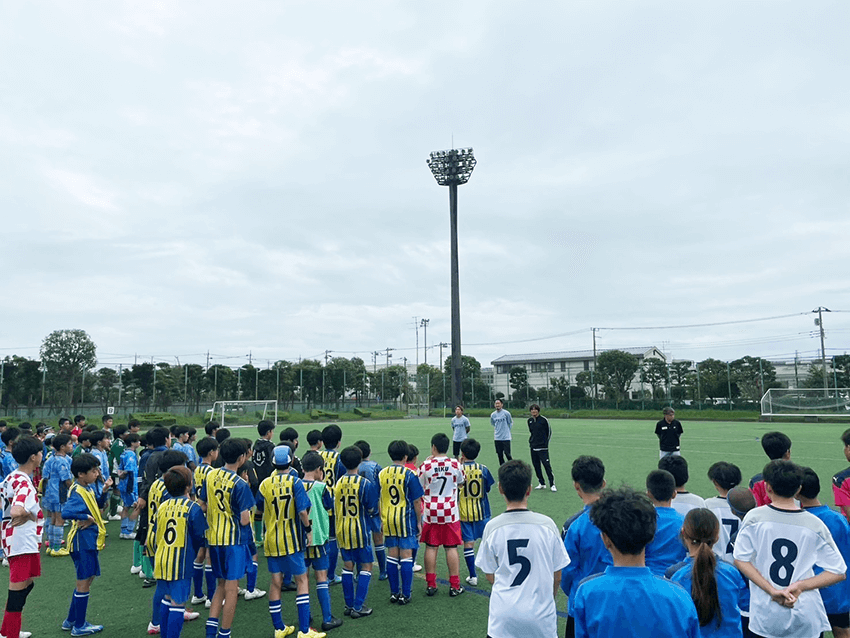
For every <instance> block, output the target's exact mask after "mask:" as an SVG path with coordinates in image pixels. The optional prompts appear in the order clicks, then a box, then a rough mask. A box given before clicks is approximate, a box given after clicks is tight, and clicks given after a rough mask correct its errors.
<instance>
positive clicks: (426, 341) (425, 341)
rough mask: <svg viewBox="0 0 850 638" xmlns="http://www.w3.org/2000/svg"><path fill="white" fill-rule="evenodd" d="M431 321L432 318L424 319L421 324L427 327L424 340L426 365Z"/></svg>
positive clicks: (426, 362) (426, 363)
mask: <svg viewBox="0 0 850 638" xmlns="http://www.w3.org/2000/svg"><path fill="white" fill-rule="evenodd" d="M429 323H431V320H430V319H423V320H422V321H421V323H420V325H421V326H422V327H423V328H424V329H425V333H424V337H423V342H424V349H425V365H426V366H427V365H428V324H429ZM417 352H418V351H417Z"/></svg>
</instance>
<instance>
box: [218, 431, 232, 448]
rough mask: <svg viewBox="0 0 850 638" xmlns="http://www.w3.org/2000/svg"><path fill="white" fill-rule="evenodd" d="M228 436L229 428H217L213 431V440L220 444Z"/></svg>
mask: <svg viewBox="0 0 850 638" xmlns="http://www.w3.org/2000/svg"><path fill="white" fill-rule="evenodd" d="M229 438H230V430H228V429H227V428H219V429H217V430H216V431H215V440H216V441H218V444H219V445H221V444H222V443H224V442H225V441H226V440H227V439H229Z"/></svg>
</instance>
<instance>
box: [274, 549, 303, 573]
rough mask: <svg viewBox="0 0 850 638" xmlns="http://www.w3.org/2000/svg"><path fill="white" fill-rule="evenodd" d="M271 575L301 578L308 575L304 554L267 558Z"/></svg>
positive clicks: (296, 553)
mask: <svg viewBox="0 0 850 638" xmlns="http://www.w3.org/2000/svg"><path fill="white" fill-rule="evenodd" d="M266 563H268V566H269V573H270V574H292V575H293V576H300V575H301V574H306V573H307V566H306V565H305V564H304V552H295V553H294V554H287V555H286V556H266Z"/></svg>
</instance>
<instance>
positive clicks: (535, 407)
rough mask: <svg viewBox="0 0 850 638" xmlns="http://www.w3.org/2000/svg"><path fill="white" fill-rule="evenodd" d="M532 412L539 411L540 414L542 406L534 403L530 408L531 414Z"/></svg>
mask: <svg viewBox="0 0 850 638" xmlns="http://www.w3.org/2000/svg"><path fill="white" fill-rule="evenodd" d="M532 410H537V411H538V412H540V406H539V405H537V404H536V403H532V404H531V405H530V406H528V411H529V412H531V411H532Z"/></svg>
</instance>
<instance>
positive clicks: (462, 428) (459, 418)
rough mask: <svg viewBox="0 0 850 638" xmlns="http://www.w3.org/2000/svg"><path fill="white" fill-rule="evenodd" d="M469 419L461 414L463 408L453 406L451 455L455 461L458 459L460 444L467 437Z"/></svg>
mask: <svg viewBox="0 0 850 638" xmlns="http://www.w3.org/2000/svg"><path fill="white" fill-rule="evenodd" d="M469 428H470V425H469V419H467V418H466V416H465V415H464V413H463V406H462V405H457V406H455V415H454V416H453V417H452V454H453V455H454V457H455V458H456V459H459V458H460V444H461V443H463V442H464V441H466V438H467V437H468V436H469Z"/></svg>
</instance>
